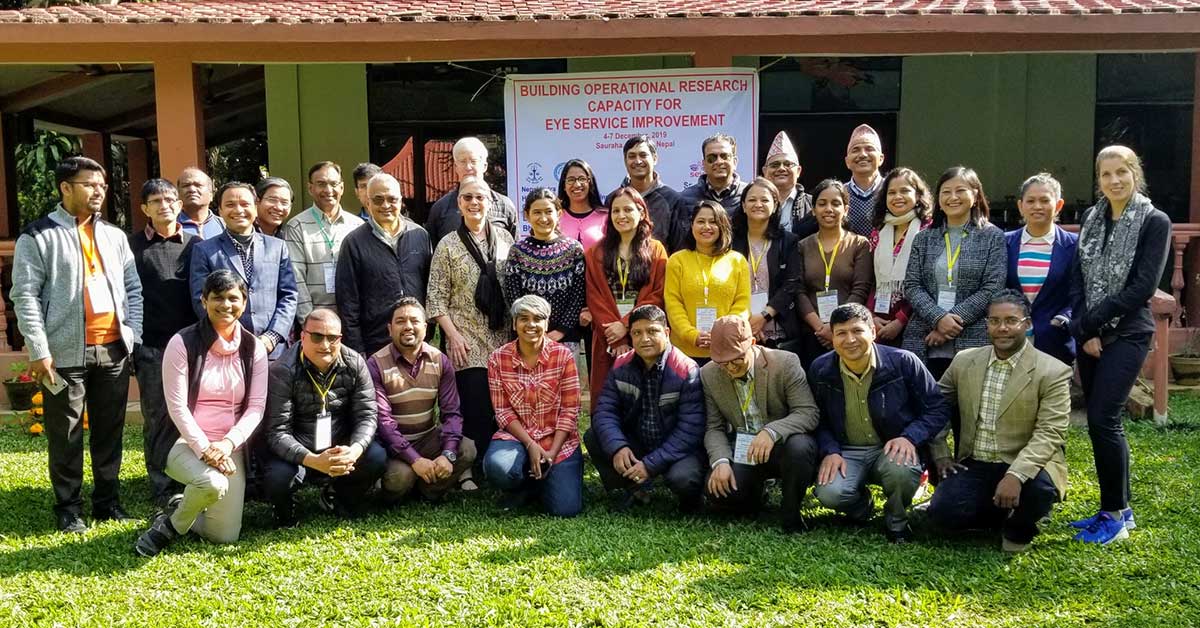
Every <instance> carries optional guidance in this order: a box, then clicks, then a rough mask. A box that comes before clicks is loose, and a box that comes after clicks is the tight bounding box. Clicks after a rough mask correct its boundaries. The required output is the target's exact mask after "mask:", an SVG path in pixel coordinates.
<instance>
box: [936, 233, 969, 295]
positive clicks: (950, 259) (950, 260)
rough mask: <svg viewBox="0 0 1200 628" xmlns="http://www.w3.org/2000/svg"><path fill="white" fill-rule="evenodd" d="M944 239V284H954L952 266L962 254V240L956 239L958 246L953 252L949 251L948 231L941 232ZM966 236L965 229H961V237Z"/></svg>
mask: <svg viewBox="0 0 1200 628" xmlns="http://www.w3.org/2000/svg"><path fill="white" fill-rule="evenodd" d="M942 237H943V238H945V239H946V284H947V285H951V286H953V285H954V266H955V264H958V256H959V255H960V254H962V240H959V241H958V246H957V247H955V249H954V253H953V254H951V253H950V232H946V233H943V234H942ZM966 237H967V231H966V229H964V230H963V238H964V239H965V238H966Z"/></svg>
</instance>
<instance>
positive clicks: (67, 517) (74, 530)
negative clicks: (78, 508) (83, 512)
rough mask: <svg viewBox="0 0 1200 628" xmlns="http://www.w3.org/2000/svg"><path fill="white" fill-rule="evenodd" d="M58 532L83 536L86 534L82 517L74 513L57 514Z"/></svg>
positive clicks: (85, 526)
mask: <svg viewBox="0 0 1200 628" xmlns="http://www.w3.org/2000/svg"><path fill="white" fill-rule="evenodd" d="M58 531H59V532H70V533H71V534H83V533H84V532H87V524H86V523H84V522H83V517H80V516H79V515H78V514H76V513H73V512H62V513H59V514H58Z"/></svg>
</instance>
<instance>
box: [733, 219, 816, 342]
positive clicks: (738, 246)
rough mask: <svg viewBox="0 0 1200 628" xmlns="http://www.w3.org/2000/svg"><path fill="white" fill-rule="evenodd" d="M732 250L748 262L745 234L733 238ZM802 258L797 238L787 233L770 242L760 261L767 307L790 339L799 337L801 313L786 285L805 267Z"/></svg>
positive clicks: (747, 243)
mask: <svg viewBox="0 0 1200 628" xmlns="http://www.w3.org/2000/svg"><path fill="white" fill-rule="evenodd" d="M738 211H741V210H738ZM733 250H735V251H737V252H738V253H741V254H742V256H743V257H745V258H746V259H747V260H749V259H750V243H749V241H748V240H747V239H746V236H745V235H738V236H735V237H734V238H733ZM802 255H803V254H802V253H800V238H798V237H797V236H796V234H794V233H792V232H790V231H783V237H781V238H778V239H776V240H775V241H773V242H771V248H769V249H767V259H765V260H763V261H764V262H766V264H767V268H769V269H770V270H769V271H768V277H769V279H770V281H769V283H768V285H767V295H768V296H767V305H769V306H771V307H773V308H775V311H776V312H777V314H776V316H775V318H776V321H777V322H778V323H779V325H780V326H781V327H783V332H784V334H785V335H786V336H787V338H788V339H789V340H795V339H796V338H799V337H800V313H799V312H798V311H797V309H796V298H795V294H793V293H792V292H791V289H790V288H789V285H790V284H791V283H792V282H791V279H792V278H793V277H795V276H796V274H797V273H799V272H800V270H801V268H802V267H803V266H804V264H803V261H802V259H801V257H802ZM750 314H751V315H754V314H758V312H750Z"/></svg>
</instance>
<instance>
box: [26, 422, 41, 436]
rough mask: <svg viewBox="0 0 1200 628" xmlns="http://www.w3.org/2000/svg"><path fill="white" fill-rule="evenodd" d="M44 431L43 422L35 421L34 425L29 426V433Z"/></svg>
mask: <svg viewBox="0 0 1200 628" xmlns="http://www.w3.org/2000/svg"><path fill="white" fill-rule="evenodd" d="M42 431H43V428H42V424H41V423H34V424H33V425H30V426H29V433H30V434H41V433H42Z"/></svg>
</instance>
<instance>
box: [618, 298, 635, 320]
mask: <svg viewBox="0 0 1200 628" xmlns="http://www.w3.org/2000/svg"><path fill="white" fill-rule="evenodd" d="M635 305H637V302H636V301H635V300H634V299H617V315H618V316H620V317H621V318H625V316H627V315H628V314H629V313H630V312H632V311H633V306H635Z"/></svg>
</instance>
